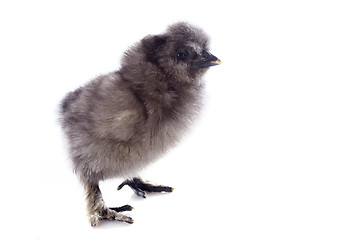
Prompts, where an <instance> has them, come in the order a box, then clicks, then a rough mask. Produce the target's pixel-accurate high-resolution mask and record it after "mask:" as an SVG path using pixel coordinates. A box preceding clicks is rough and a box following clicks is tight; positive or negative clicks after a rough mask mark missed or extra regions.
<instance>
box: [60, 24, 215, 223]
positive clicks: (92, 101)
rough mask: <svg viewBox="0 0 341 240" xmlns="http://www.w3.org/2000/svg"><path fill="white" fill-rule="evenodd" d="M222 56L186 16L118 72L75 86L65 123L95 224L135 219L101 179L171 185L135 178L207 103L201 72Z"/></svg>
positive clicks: (141, 190) (131, 53) (141, 188)
mask: <svg viewBox="0 0 341 240" xmlns="http://www.w3.org/2000/svg"><path fill="white" fill-rule="evenodd" d="M218 64H220V60H219V59H218V58H216V57H215V56H213V55H212V54H211V53H209V52H208V37H207V35H206V34H205V33H204V32H203V31H202V30H201V29H200V28H197V27H195V26H192V25H190V24H188V23H185V22H180V23H177V24H173V25H171V26H169V27H168V29H167V31H166V32H165V33H163V34H160V35H148V36H146V37H145V38H143V39H142V40H141V41H140V42H138V43H137V44H135V45H134V46H132V47H131V48H130V49H128V50H127V51H126V52H125V54H124V56H123V58H122V65H121V68H120V69H119V70H118V71H115V72H111V73H108V74H106V75H101V76H98V77H97V78H95V79H93V80H92V81H90V82H89V83H87V84H85V85H84V86H82V87H80V88H78V89H77V90H75V91H73V92H70V93H69V94H68V95H67V96H66V97H65V99H64V100H63V101H62V103H61V107H60V115H61V125H62V129H63V130H64V132H65V134H66V137H67V139H68V143H69V152H70V157H71V159H72V163H73V167H74V171H75V173H76V174H77V175H78V176H79V178H80V180H81V182H82V183H83V185H84V188H85V192H86V202H87V211H88V216H89V220H90V223H91V226H96V225H97V224H98V223H99V221H101V220H116V221H122V222H127V223H133V219H132V218H130V217H127V216H125V215H123V214H121V213H120V212H122V211H130V210H131V209H132V207H131V206H129V205H125V206H123V207H118V208H108V207H107V206H106V205H105V203H104V201H103V198H102V194H101V191H100V189H99V181H101V180H105V179H109V178H115V177H124V178H128V179H127V180H126V181H124V182H123V183H122V184H121V185H120V186H119V187H118V189H121V188H122V187H123V186H124V185H128V186H130V187H131V188H132V189H133V190H134V192H135V193H136V194H137V195H139V196H142V197H146V192H171V191H172V188H171V187H167V186H160V185H152V184H150V183H147V182H145V181H143V180H141V179H140V178H136V177H135V178H132V177H134V176H136V173H137V172H138V171H139V170H140V169H142V168H144V167H145V166H147V165H148V164H149V163H151V162H153V161H155V160H156V159H158V158H160V157H161V156H162V154H164V153H166V152H167V150H168V149H170V148H171V147H173V146H174V145H175V144H176V143H177V142H178V141H179V140H180V138H181V136H183V134H184V133H185V132H186V131H187V129H188V128H189V127H190V126H191V123H192V121H193V120H194V118H195V117H196V116H197V115H198V112H199V111H200V109H201V106H202V97H203V94H202V91H203V87H204V84H203V82H202V81H201V77H202V75H203V74H204V73H205V72H206V70H207V68H208V67H210V66H214V65H218Z"/></svg>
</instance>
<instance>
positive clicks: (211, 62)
mask: <svg viewBox="0 0 341 240" xmlns="http://www.w3.org/2000/svg"><path fill="white" fill-rule="evenodd" d="M201 57H202V59H201V60H200V61H199V62H198V67H199V68H207V67H212V66H216V65H219V64H221V61H220V60H219V59H218V58H217V57H216V56H214V55H212V54H211V53H210V52H208V51H206V50H203V51H202V53H201Z"/></svg>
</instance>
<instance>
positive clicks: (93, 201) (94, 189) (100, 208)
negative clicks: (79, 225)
mask: <svg viewBox="0 0 341 240" xmlns="http://www.w3.org/2000/svg"><path fill="white" fill-rule="evenodd" d="M85 192H86V203H87V210H88V216H89V220H90V223H91V226H92V227H95V226H97V225H98V223H99V221H101V220H115V221H120V222H126V223H133V222H134V220H133V219H132V218H130V217H127V216H125V215H123V214H120V213H119V212H122V211H131V210H132V209H133V208H132V207H131V206H129V205H125V206H122V207H119V208H108V207H107V206H106V205H105V203H104V201H103V197H102V193H101V190H100V189H99V186H98V184H86V185H85Z"/></svg>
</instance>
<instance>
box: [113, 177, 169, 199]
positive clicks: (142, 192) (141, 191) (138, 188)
mask: <svg viewBox="0 0 341 240" xmlns="http://www.w3.org/2000/svg"><path fill="white" fill-rule="evenodd" d="M125 185H128V186H129V187H130V188H131V189H132V190H133V191H134V192H135V194H136V195H138V196H140V197H143V198H146V197H147V193H146V192H172V191H173V190H174V189H173V188H172V187H168V186H162V185H153V184H151V183H147V182H145V181H143V180H142V179H140V178H133V179H127V180H125V181H124V182H123V183H121V184H120V185H119V186H118V188H117V190H120V189H121V188H122V187H124V186H125Z"/></svg>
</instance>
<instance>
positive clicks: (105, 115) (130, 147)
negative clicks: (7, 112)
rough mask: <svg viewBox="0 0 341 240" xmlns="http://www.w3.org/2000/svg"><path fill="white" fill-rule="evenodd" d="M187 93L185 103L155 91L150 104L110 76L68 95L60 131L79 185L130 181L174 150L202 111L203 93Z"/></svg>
mask: <svg viewBox="0 0 341 240" xmlns="http://www.w3.org/2000/svg"><path fill="white" fill-rule="evenodd" d="M139 77H142V76H141V75H139ZM143 78H144V79H147V78H148V76H143ZM163 84H164V83H163ZM188 90H190V91H188ZM188 90H187V91H188V94H186V98H185V99H184V98H183V97H182V96H179V92H175V91H174V90H172V91H166V90H164V92H161V91H160V89H159V88H156V89H154V90H152V91H154V92H146V93H145V94H146V96H148V98H149V97H150V98H151V99H146V100H142V99H141V98H140V97H138V96H137V94H136V93H135V92H134V90H133V89H132V88H131V87H129V84H128V82H127V80H123V79H122V77H121V76H120V74H119V73H117V72H114V73H110V74H108V75H104V76H100V77H98V78H97V79H95V80H94V81H92V82H90V83H88V84H87V85H85V86H83V87H81V88H79V89H77V90H76V91H75V92H72V93H70V94H69V95H68V96H67V98H66V100H65V101H64V104H63V111H64V113H63V120H64V124H63V127H64V129H65V131H66V133H67V136H68V138H69V142H70V152H71V156H72V160H73V164H74V168H75V172H76V173H77V174H78V175H79V176H80V178H81V180H82V181H83V182H98V181H100V180H104V179H107V178H112V177H129V176H132V175H134V174H135V173H136V171H137V170H139V169H141V168H143V167H144V166H145V165H147V164H148V163H149V162H151V161H153V160H155V159H156V158H157V157H159V156H160V154H162V153H164V152H165V151H166V150H167V149H168V148H170V147H171V146H173V144H174V143H176V142H177V141H178V140H179V137H180V136H181V135H182V133H183V131H184V130H185V129H186V128H187V126H188V125H189V124H190V122H191V120H192V118H193V116H194V115H196V113H197V112H198V110H199V108H200V105H201V104H200V96H201V88H200V87H198V88H197V89H196V88H193V89H191V87H190V89H188ZM148 91H149V90H148ZM182 91H185V89H182V90H181V92H182ZM149 94H150V95H153V96H149ZM161 101H163V102H164V103H163V104H162V103H161ZM166 102H167V103H166ZM164 104H166V105H168V106H164Z"/></svg>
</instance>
